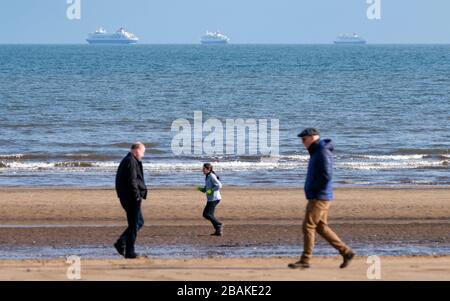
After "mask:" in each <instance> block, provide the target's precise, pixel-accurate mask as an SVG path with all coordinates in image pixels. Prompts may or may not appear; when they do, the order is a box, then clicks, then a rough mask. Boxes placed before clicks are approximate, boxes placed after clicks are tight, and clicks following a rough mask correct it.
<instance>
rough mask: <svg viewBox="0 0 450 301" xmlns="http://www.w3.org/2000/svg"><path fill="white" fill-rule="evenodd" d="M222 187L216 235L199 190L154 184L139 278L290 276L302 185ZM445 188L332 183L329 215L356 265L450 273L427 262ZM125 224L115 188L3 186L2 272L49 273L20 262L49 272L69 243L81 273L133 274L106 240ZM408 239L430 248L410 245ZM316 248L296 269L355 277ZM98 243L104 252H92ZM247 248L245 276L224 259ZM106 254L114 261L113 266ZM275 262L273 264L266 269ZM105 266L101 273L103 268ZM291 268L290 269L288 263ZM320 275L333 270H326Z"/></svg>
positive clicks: (234, 260) (444, 218) (396, 273)
mask: <svg viewBox="0 0 450 301" xmlns="http://www.w3.org/2000/svg"><path fill="white" fill-rule="evenodd" d="M222 195H223V201H222V202H221V204H220V205H219V207H218V209H217V217H219V218H220V219H222V221H223V222H224V224H225V235H224V236H223V237H220V238H217V237H216V238H214V237H210V236H209V234H210V233H211V231H212V227H211V225H210V224H209V223H208V222H207V221H205V220H204V219H203V218H202V215H201V213H202V210H203V206H204V204H205V199H204V195H203V194H201V193H198V192H197V191H195V190H194V189H193V188H191V187H188V188H186V187H185V188H176V187H175V188H172V189H167V188H151V189H150V193H149V199H148V200H145V201H144V203H143V215H144V219H145V222H146V223H145V226H144V227H143V229H142V230H141V232H140V233H139V235H138V240H137V250H138V251H139V250H141V251H144V254H143V255H148V256H149V258H150V259H149V260H151V261H153V262H155V263H157V265H158V264H160V265H161V267H162V271H164V273H163V272H161V271H159V272H158V271H157V270H158V269H153V268H152V267H151V265H150V266H149V270H150V271H149V272H148V274H146V273H144V274H142V279H146V280H164V279H165V278H164V277H165V276H164V275H166V273H165V271H167V269H169V270H171V271H172V270H173V273H172V272H171V273H170V275H171V276H170V277H169V276H168V279H169V278H170V279H172V280H176V279H181V278H182V277H185V279H210V280H213V279H218V280H219V279H228V280H235V279H242V280H245V279H253V278H251V277H252V275H257V277H256V278H257V279H262V280H263V279H274V280H282V279H287V276H286V277H285V276H283V275H284V272H283V271H284V266H285V265H286V263H287V262H289V261H290V260H293V259H294V258H296V257H297V254H298V255H299V254H300V251H301V246H302V231H301V223H302V220H303V215H304V209H305V206H306V200H305V199H304V194H303V190H302V189H294V188H292V189H285V188H263V189H259V188H257V189H255V188H243V187H239V188H236V187H226V188H224V189H223V190H222ZM449 195H450V188H414V189H392V188H386V187H385V188H337V189H336V190H335V200H333V204H332V207H331V211H330V215H329V224H330V226H331V227H332V228H333V229H334V230H335V231H336V232H337V233H338V235H339V236H340V237H341V238H342V239H343V240H344V241H346V242H347V243H348V244H349V245H350V246H355V248H357V249H358V248H359V249H358V250H362V251H360V252H359V253H360V254H359V255H361V256H360V257H359V258H360V259H359V261H358V264H357V265H359V267H360V269H361V267H362V266H363V265H365V263H364V262H365V260H366V258H367V255H371V254H373V255H381V256H382V257H383V258H384V257H386V258H389V259H388V260H387V261H388V262H389V263H390V264H391V263H392V265H393V266H395V269H394V268H393V270H392V274H391V276H392V277H391V278H389V277H387V279H400V278H401V277H403V276H402V275H403V272H402V270H401V265H402V264H403V263H405V270H404V273H405V275H406V274H407V271H410V272H411V271H412V276H411V277H410V276H405V277H406V279H418V280H420V279H423V280H428V279H438V278H439V277H441V278H442V275H444V276H448V275H450V272H449V270H448V269H447V270H445V269H444V270H442V271H441V270H440V269H439V268H438V271H441V272H443V273H444V274H439V273H437V274H436V275H434V274H433V273H431V272H428V271H429V269H431V270H433V269H434V266H437V267H439V266H440V264H438V263H436V260H437V261H439V262H440V261H441V260H444V261H445V262H447V261H448V260H449V259H448V256H449V255H450V252H449V251H448V250H450V249H449V237H448V229H449V228H450V221H449V219H448V217H449V216H450V206H449V205H448V202H449V197H448V196H449ZM125 226H126V219H125V214H124V212H123V209H122V208H121V207H120V204H119V202H118V199H117V196H116V195H115V191H114V189H111V188H104V189H95V188H88V189H84V188H83V189H79V188H71V187H68V188H67V187H64V188H62V187H59V188H56V189H49V188H24V187H16V188H11V187H8V188H1V189H0V246H1V247H0V248H2V249H3V250H4V254H12V255H11V256H10V255H5V256H4V257H2V258H0V268H1V269H2V271H5V273H3V275H4V276H3V279H10V280H11V279H19V278H21V277H23V279H28V278H27V277H30V279H39V280H40V279H53V278H52V277H53V276H51V275H50V274H46V273H47V270H46V269H44V270H41V269H40V266H41V265H40V263H33V264H31V268H30V269H31V270H32V271H34V270H36V271H37V273H36V274H33V273H31V274H30V273H28V274H27V272H25V274H24V272H23V267H24V265H26V263H27V262H30V260H31V262H33V260H37V261H38V262H41V261H42V262H44V263H45V264H46V265H47V264H49V265H50V266H51V265H52V264H54V263H58V264H56V266H55V270H52V269H50V271H53V272H54V271H56V270H61V269H63V267H64V264H62V265H61V260H62V259H63V258H64V257H65V255H69V254H72V253H73V254H72V255H81V256H80V257H81V258H82V260H86V261H87V262H89V264H88V265H91V266H92V269H93V272H92V275H90V274H89V273H90V272H89V273H87V275H88V277H87V279H121V280H123V279H125V280H126V279H128V280H131V279H134V278H133V277H134V276H133V272H132V271H133V269H132V268H130V270H129V271H128V274H127V273H125V274H120V275H119V274H116V273H115V272H114V271H115V268H114V267H115V264H116V263H115V262H116V261H115V260H118V262H119V263H117V265H119V266H121V265H122V263H123V264H125V266H128V265H129V264H131V265H134V263H130V262H129V261H124V262H121V261H120V257H119V256H118V255H117V254H115V253H114V250H113V248H112V247H111V246H112V243H113V242H114V241H115V239H117V237H118V235H119V234H120V233H121V232H122V231H123V230H124V228H125ZM284 246H286V248H285V250H283V247H284ZM162 247H164V248H165V249H161V248H162ZM158 248H159V249H158ZM183 248H184V249H183ZM277 248H278V249H277ZM414 248H418V249H420V248H424V249H426V250H427V251H425V252H422V253H421V252H415V251H417V250H415V249H414ZM61 250H64V252H63V251H61ZM99 250H100V251H99ZM167 250H168V253H167V256H164V255H165V253H164V252H166V251H167ZM271 250H273V253H270V252H271ZM280 250H281V251H280ZM316 250H317V252H316V255H318V256H317V257H315V258H317V261H316V262H317V263H318V265H319V267H320V268H319V269H320V271H317V273H316V272H313V273H312V274H309V276H299V278H298V279H304V278H303V277H306V279H309V280H313V279H319V280H325V279H326V280H333V279H339V280H341V279H361V278H360V277H361V275H360V274H355V271H353V274H352V273H350V274H349V275H348V276H345V277H341V276H339V275H342V274H335V272H333V271H332V270H331V272H330V273H331V274H327V273H325V270H328V269H335V268H336V267H335V266H337V265H338V262H339V261H340V257H339V256H337V255H336V253H335V252H334V250H333V249H332V248H331V247H329V246H328V245H327V244H326V242H324V241H323V240H322V239H321V238H318V239H317V248H316ZM380 250H381V251H380ZM382 250H386V251H385V252H384V251H382ZM439 250H441V251H440V252H438V251H439ZM59 251H61V253H58V252H59ZM97 251H99V252H100V253H99V254H95V252H97ZM147 251H148V254H145V253H146V252H147ZM197 251H198V253H196V252H197ZM263 251H264V252H266V253H264V252H263ZM20 252H23V253H24V254H27V252H28V255H29V256H30V257H26V256H25V257H21V256H20ZM52 252H54V253H52ZM90 252H91V253H90ZM101 252H103V253H101ZM158 252H160V253H158ZM189 252H191V253H189ZM239 252H240V253H239ZM258 252H259V253H258ZM267 252H268V253H267ZM324 252H325V253H324ZM377 252H379V253H377ZM17 254H19V255H17ZM188 254H189V256H186V258H183V255H188ZM271 254H272V255H271ZM280 254H281V255H280ZM323 254H326V256H325V257H323ZM16 255H17V256H16ZM35 255H36V256H35ZM249 255H250V256H249ZM392 255H395V256H392ZM411 255H415V256H411ZM435 255H440V256H435ZM248 257H251V259H250V262H253V265H252V264H250V265H249V266H248V267H247V268H244V269H243V270H244V271H245V272H244V273H243V275H242V277H241V276H237V274H238V271H240V270H237V271H236V272H230V273H228V272H226V271H228V268H225V267H226V266H228V265H238V264H239V263H243V262H244V261H245V260H244V258H248ZM115 258H117V259H115ZM436 258H439V259H436ZM442 258H444V259H442ZM363 259H364V260H363ZM208 260H210V261H208ZM258 260H259V261H261V260H263V261H267V266H266V267H267V271H266V272H264V266H265V265H263V266H262V267H261V269H259V268H256V266H257V265H258V264H256V263H257V262H258ZM416 260H417V262H419V263H423V264H424V265H423V267H424V268H423V269H422V268H419V269H412V270H411V268H410V266H414V262H415V261H416ZM110 262H113V264H112V265H111V266H110ZM138 262H139V261H138ZM196 263H198V264H199V266H198V267H199V269H198V270H196V269H195V268H192V271H190V269H191V266H190V265H191V264H194V265H195V264H196ZM281 263H283V264H281ZM325 263H329V264H325ZM185 264H187V266H185ZM255 264H256V265H255ZM428 264H429V265H430V267H429V266H428ZM441 264H442V263H441ZM171 265H172V266H171ZM209 265H218V266H219V267H221V266H224V268H223V270H222V272H226V273H225V274H226V275H229V277H228V276H227V277H228V278H227V277H222V278H221V277H219V276H218V275H222V274H223V273H222V272H219V271H220V268H217V269H212V270H214V272H213V273H210V272H205V267H206V266H209ZM271 265H274V266H278V267H279V268H277V269H276V271H275V272H273V273H272V272H271V268H270V266H271ZM408 265H410V266H409V267H408ZM420 266H421V267H422V265H420ZM109 267H112V270H111V271H110V270H109ZM178 267H179V268H178ZM127 269H128V268H124V271H125V272H127V271H126V270H127ZM143 269H145V268H143ZM25 270H26V269H25ZM105 270H107V272H105V273H104V275H103V276H104V278H102V274H101V273H100V271H105ZM206 270H207V269H206ZM39 271H40V272H39ZM50 271H49V272H48V273H50ZM41 272H42V273H41ZM53 272H52V273H53ZM322 272H323V274H322ZM186 273H188V274H189V275H186ZM336 273H338V271H336ZM27 275H28V276H27ZM126 275H128V276H126ZM182 275H184V276H182ZM245 275H246V276H245ZM288 275H290V276H293V275H296V274H291V273H290V272H289V273H288ZM326 275H330V276H329V278H326ZM362 275H363V276H364V275H365V274H362ZM439 275H440V276H439ZM438 276H439V277H438ZM15 277H18V278H15ZM55 277H56V276H55ZM127 277H128V278H127ZM158 277H159V278H158ZM215 277H217V278H215ZM246 277H249V278H246ZM296 277H297V276H295V277H294V276H293V278H292V279H291V280H295V279H297V278H296ZM333 277H335V278H333Z"/></svg>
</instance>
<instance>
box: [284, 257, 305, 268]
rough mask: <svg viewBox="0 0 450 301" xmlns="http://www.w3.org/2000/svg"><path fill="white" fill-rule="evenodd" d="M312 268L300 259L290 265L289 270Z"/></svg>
mask: <svg viewBox="0 0 450 301" xmlns="http://www.w3.org/2000/svg"><path fill="white" fill-rule="evenodd" d="M309 267H310V265H309V263H308V262H306V261H304V260H302V259H300V260H299V261H297V262H294V263H290V264H288V268H291V269H308V268H309Z"/></svg>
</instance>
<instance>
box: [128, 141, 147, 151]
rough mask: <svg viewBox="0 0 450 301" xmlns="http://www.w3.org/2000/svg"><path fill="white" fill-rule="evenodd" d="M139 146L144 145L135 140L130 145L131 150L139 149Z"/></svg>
mask: <svg viewBox="0 0 450 301" xmlns="http://www.w3.org/2000/svg"><path fill="white" fill-rule="evenodd" d="M141 147H145V145H144V143H142V142H140V141H137V142H135V143H133V144H132V145H131V148H130V149H131V150H135V149H139V148H141Z"/></svg>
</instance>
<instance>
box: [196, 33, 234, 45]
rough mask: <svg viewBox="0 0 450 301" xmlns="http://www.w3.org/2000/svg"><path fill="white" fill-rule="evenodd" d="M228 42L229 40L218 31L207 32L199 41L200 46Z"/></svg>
mask: <svg viewBox="0 0 450 301" xmlns="http://www.w3.org/2000/svg"><path fill="white" fill-rule="evenodd" d="M229 41H230V39H229V38H228V37H227V36H226V35H224V34H223V33H220V32H219V31H216V32H210V31H207V32H206V33H205V34H204V35H203V36H202V38H201V40H200V42H201V43H202V44H228V42H229Z"/></svg>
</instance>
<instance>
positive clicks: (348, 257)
mask: <svg viewBox="0 0 450 301" xmlns="http://www.w3.org/2000/svg"><path fill="white" fill-rule="evenodd" d="M355 255H356V254H355V253H354V252H353V251H350V252H348V253H346V254H344V255H342V258H343V259H344V261H343V262H342V263H341V265H340V268H341V269H343V268H346V267H347V266H348V265H349V264H350V262H351V261H352V260H353V257H355Z"/></svg>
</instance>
